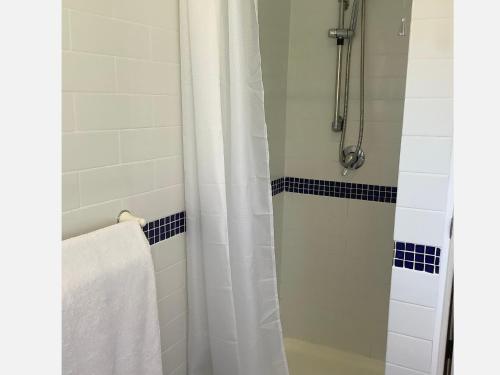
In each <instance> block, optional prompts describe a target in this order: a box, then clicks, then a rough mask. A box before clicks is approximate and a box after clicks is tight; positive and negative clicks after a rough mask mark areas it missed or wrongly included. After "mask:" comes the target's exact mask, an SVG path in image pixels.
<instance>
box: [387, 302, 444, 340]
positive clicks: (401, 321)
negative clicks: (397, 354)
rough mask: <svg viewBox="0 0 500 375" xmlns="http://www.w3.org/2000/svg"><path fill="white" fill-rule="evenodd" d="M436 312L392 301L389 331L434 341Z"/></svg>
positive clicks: (427, 308)
mask: <svg viewBox="0 0 500 375" xmlns="http://www.w3.org/2000/svg"><path fill="white" fill-rule="evenodd" d="M435 314H436V310H435V309H433V308H429V307H424V306H420V305H414V304H412V303H405V302H400V301H394V300H392V301H391V302H390V306H389V328H388V329H389V331H391V332H395V333H401V334H403V335H407V336H413V337H417V338H420V339H426V340H432V338H433V336H434V318H435Z"/></svg>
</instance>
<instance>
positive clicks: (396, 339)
mask: <svg viewBox="0 0 500 375" xmlns="http://www.w3.org/2000/svg"><path fill="white" fill-rule="evenodd" d="M386 360H387V362H390V363H394V364H396V365H400V366H404V367H408V368H410V369H414V370H417V371H423V372H429V371H430V368H431V360H432V341H428V340H422V339H417V338H413V337H409V336H404V335H399V334H396V333H391V332H389V334H388V335H387V356H386Z"/></svg>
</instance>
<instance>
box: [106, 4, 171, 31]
mask: <svg viewBox="0 0 500 375" xmlns="http://www.w3.org/2000/svg"><path fill="white" fill-rule="evenodd" d="M111 1H112V2H113V15H114V17H116V18H120V19H123V20H128V21H133V22H138V23H142V24H146V25H150V26H155V27H161V28H169V29H178V28H179V20H178V19H179V16H178V15H179V8H178V0H143V1H137V0H111Z"/></svg>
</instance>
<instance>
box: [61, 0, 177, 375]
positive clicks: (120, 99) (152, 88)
mask: <svg viewBox="0 0 500 375" xmlns="http://www.w3.org/2000/svg"><path fill="white" fill-rule="evenodd" d="M62 48H63V53H62V64H63V72H62V80H63V85H62V86H63V93H62V119H63V121H62V132H63V134H62V159H63V165H62V170H63V176H62V208H63V213H62V228H63V233H62V234H63V238H69V237H72V236H76V235H79V234H83V233H86V232H89V231H92V230H95V229H98V228H100V227H104V226H106V225H110V224H113V223H114V222H115V221H116V217H117V215H118V213H119V212H120V210H122V209H129V210H131V211H133V212H134V213H135V214H137V215H139V216H142V217H145V218H146V220H147V221H152V220H155V219H158V218H163V217H165V216H168V215H171V214H174V213H177V212H180V211H183V210H184V187H183V181H184V177H183V166H182V120H181V117H182V116H181V102H180V65H179V63H180V61H179V20H178V0H63V10H62ZM152 254H153V259H154V264H155V270H156V276H157V291H158V299H159V317H160V326H161V338H162V350H163V356H162V357H163V364H164V374H165V375H174V374H175V375H180V374H185V373H186V289H185V272H186V260H185V241H184V234H180V235H177V236H174V237H171V238H169V239H167V240H165V241H161V242H159V243H156V244H155V245H153V246H152Z"/></svg>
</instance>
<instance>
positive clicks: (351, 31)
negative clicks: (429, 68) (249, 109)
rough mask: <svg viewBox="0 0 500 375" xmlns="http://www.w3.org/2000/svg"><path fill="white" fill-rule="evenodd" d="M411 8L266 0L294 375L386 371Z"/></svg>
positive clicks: (395, 3) (265, 64)
mask: <svg viewBox="0 0 500 375" xmlns="http://www.w3.org/2000/svg"><path fill="white" fill-rule="evenodd" d="M410 7H411V2H410V0H349V1H346V0H340V1H338V0H317V1H309V0H259V24H260V48H261V56H262V70H263V80H264V89H265V108H266V122H267V127H268V139H269V148H270V168H271V179H272V180H273V206H274V229H275V246H276V259H277V272H278V288H279V298H280V309H281V318H282V324H283V331H284V336H285V346H286V353H287V358H288V363H289V368H290V373H291V375H320V374H321V375H322V374H325V375H326V374H328V375H332V374H333V375H335V374H342V375H346V374H347V375H349V374H360V375H365V374H383V373H384V362H385V352H386V336H387V321H388V303H389V292H390V278H391V267H392V255H393V229H394V228H393V227H394V212H395V204H394V203H395V198H396V193H397V188H396V186H397V176H398V163H399V150H400V142H401V131H402V119H403V103H404V88H405V76H406V64H407V55H408V33H409V30H408V28H409V19H410ZM353 9H354V11H356V9H357V17H356V14H353ZM342 13H343V14H342ZM351 16H352V17H351ZM356 22H357V24H356ZM339 36H342V38H340V37H339ZM340 39H343V40H342V41H340ZM362 44H364V45H362ZM349 50H351V52H350V53H349ZM361 52H363V53H361ZM349 55H350V58H348V57H349ZM339 57H340V59H341V60H340V61H339ZM348 60H350V61H348ZM339 79H340V80H341V82H339ZM346 120H347V121H346ZM349 146H350V147H349ZM346 148H347V150H346ZM363 158H364V160H363Z"/></svg>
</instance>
